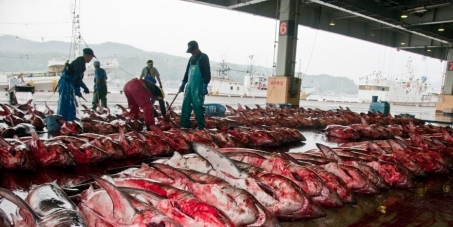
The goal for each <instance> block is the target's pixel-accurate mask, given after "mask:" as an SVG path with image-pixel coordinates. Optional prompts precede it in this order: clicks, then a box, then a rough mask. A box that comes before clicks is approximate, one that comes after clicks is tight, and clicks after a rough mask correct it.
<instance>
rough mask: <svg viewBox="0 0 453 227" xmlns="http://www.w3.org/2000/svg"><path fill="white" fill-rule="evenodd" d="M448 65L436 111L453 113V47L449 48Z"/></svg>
mask: <svg viewBox="0 0 453 227" xmlns="http://www.w3.org/2000/svg"><path fill="white" fill-rule="evenodd" d="M447 52H448V56H447V67H446V68H445V73H444V75H445V78H444V84H443V85H442V90H441V94H440V96H439V99H438V100H437V101H438V102H437V104H436V111H439V112H444V113H449V114H451V113H453V48H450V49H448V51H447Z"/></svg>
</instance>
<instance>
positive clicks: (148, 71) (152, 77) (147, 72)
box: [140, 60, 162, 88]
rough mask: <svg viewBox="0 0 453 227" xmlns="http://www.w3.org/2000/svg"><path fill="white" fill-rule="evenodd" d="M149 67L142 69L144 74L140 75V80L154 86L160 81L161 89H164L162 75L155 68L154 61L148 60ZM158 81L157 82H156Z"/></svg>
mask: <svg viewBox="0 0 453 227" xmlns="http://www.w3.org/2000/svg"><path fill="white" fill-rule="evenodd" d="M146 64H147V66H146V67H145V68H143V69H142V74H141V75H140V79H143V78H144V79H145V80H147V81H149V82H151V83H153V84H156V82H157V81H159V85H160V86H159V87H160V88H162V82H160V74H159V72H158V71H157V69H156V68H154V67H153V64H154V63H153V60H148V61H147V62H146ZM156 79H157V81H156Z"/></svg>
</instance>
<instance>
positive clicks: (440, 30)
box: [437, 25, 445, 32]
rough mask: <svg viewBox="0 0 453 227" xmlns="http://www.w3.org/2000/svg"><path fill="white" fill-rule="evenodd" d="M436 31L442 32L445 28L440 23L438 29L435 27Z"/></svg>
mask: <svg viewBox="0 0 453 227" xmlns="http://www.w3.org/2000/svg"><path fill="white" fill-rule="evenodd" d="M437 31H439V32H443V31H445V29H444V27H442V25H441V26H440V27H439V29H437Z"/></svg>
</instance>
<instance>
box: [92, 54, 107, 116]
mask: <svg viewBox="0 0 453 227" xmlns="http://www.w3.org/2000/svg"><path fill="white" fill-rule="evenodd" d="M93 65H94V68H95V69H94V93H93V107H92V109H93V110H96V107H97V105H98V103H99V101H101V106H102V107H104V108H107V73H106V72H105V70H104V69H103V68H101V63H100V62H99V61H95V62H94V64H93Z"/></svg>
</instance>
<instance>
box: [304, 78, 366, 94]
mask: <svg viewBox="0 0 453 227" xmlns="http://www.w3.org/2000/svg"><path fill="white" fill-rule="evenodd" d="M302 86H303V87H315V88H317V89H318V93H322V94H325V95H343V94H346V95H352V94H357V92H358V90H359V88H358V86H357V85H356V84H355V83H354V81H353V80H351V79H349V78H347V77H335V76H330V75H325V74H322V75H316V76H311V75H306V76H305V77H304V78H303V81H302Z"/></svg>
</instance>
